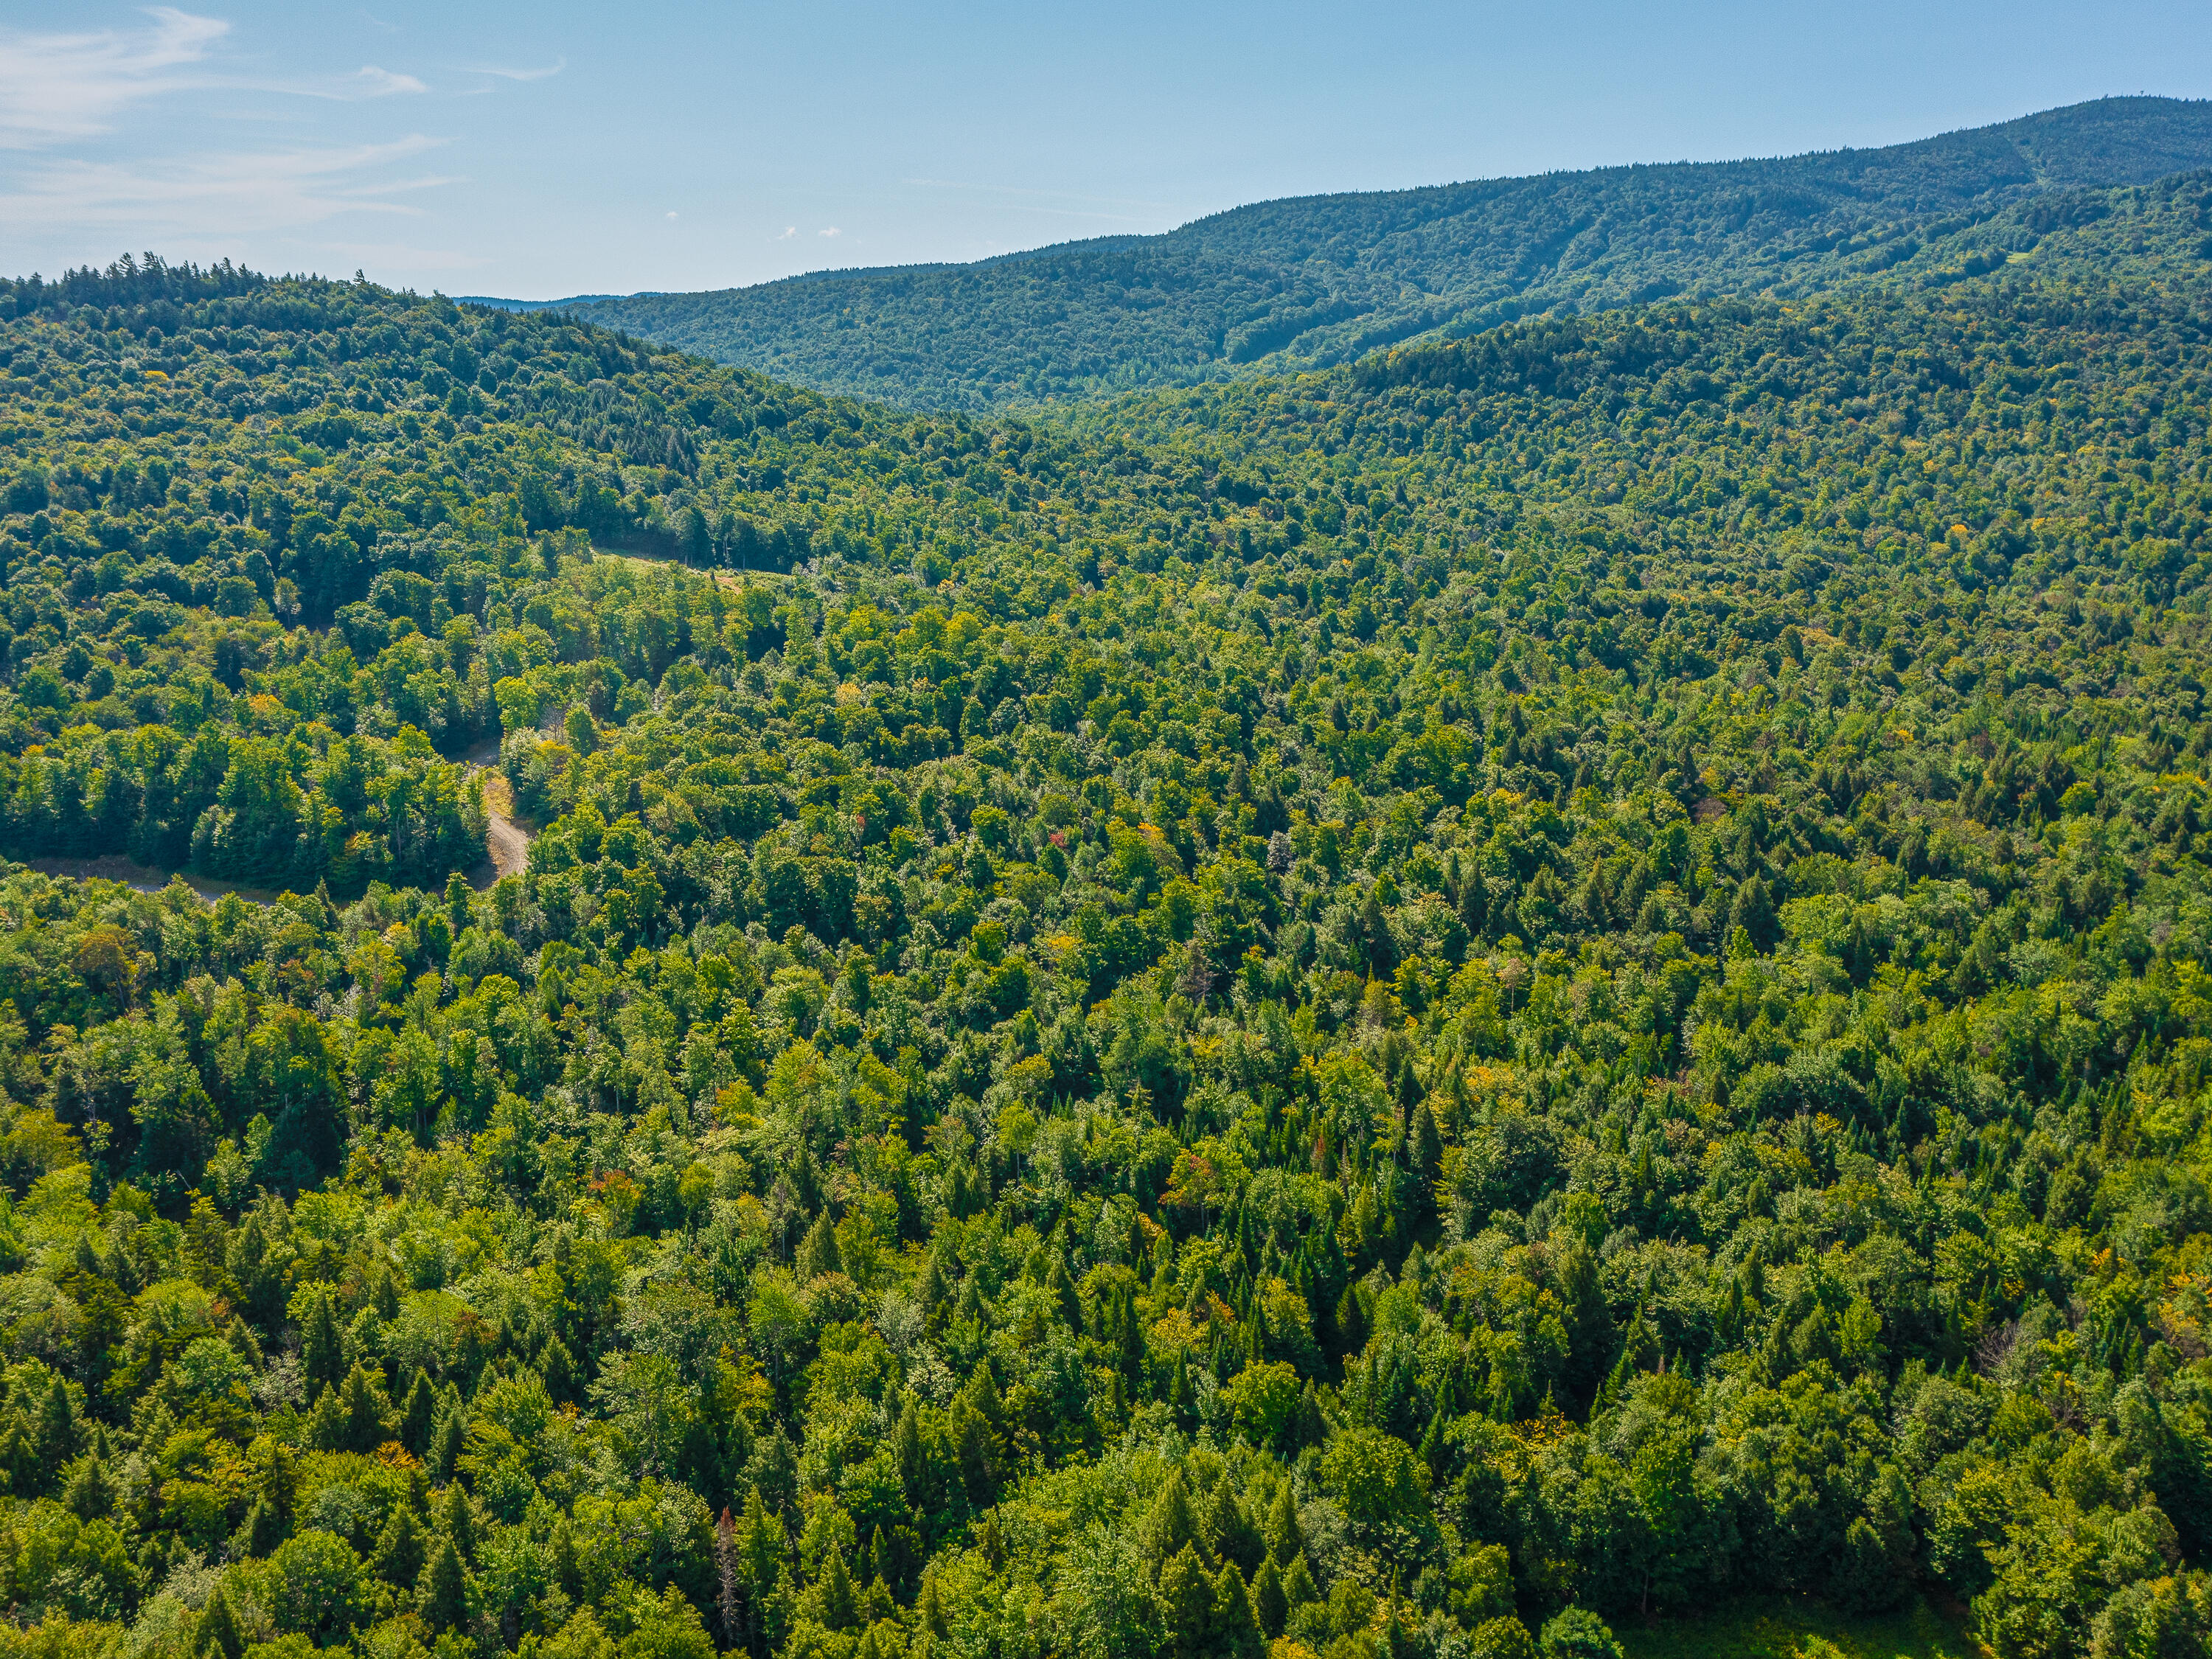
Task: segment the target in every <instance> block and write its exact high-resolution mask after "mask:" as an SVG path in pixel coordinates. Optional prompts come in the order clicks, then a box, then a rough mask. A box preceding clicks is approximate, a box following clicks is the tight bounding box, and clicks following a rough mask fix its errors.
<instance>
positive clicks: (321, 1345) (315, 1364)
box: [300, 1291, 345, 1400]
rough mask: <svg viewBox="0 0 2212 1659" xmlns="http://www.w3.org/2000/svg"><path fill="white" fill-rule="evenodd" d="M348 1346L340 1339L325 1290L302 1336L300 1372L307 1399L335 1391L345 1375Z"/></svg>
mask: <svg viewBox="0 0 2212 1659" xmlns="http://www.w3.org/2000/svg"><path fill="white" fill-rule="evenodd" d="M344 1366H345V1345H344V1343H343V1341H342V1340H340V1339H339V1336H338V1322H337V1316H336V1315H334V1314H333V1313H332V1312H331V1298H330V1294H329V1292H328V1291H325V1292H323V1293H321V1294H319V1295H318V1296H316V1297H313V1300H312V1301H311V1302H310V1304H309V1305H308V1309H307V1328H306V1329H305V1330H304V1331H302V1332H301V1336H300V1370H301V1373H302V1374H303V1375H304V1376H306V1377H307V1398H308V1399H309V1400H313V1398H314V1397H315V1396H316V1395H319V1394H320V1393H321V1392H322V1391H323V1390H324V1389H335V1388H336V1387H337V1385H338V1383H339V1381H340V1380H341V1379H342V1378H343V1376H344Z"/></svg>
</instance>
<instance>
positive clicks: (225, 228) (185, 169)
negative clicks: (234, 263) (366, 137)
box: [0, 134, 459, 240]
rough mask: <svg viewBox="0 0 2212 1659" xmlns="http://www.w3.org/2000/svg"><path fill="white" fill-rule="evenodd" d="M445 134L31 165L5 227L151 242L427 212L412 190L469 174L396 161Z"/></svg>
mask: <svg viewBox="0 0 2212 1659" xmlns="http://www.w3.org/2000/svg"><path fill="white" fill-rule="evenodd" d="M442 142H443V141H442V140H439V139H435V138H428V137H423V136H422V135H421V134H415V135H411V136H410V137H405V138H401V139H397V140H394V141H393V142H392V143H382V144H349V145H341V146H331V147H327V148H321V149H304V148H303V149H292V150H283V151H269V152H263V153H259V154H252V155H196V156H186V157H181V158H179V159H177V160H174V161H137V162H131V161H86V160H82V159H68V160H59V161H52V162H49V163H46V164H43V165H40V166H38V167H32V168H27V169H25V170H24V171H23V172H22V173H19V174H18V175H17V177H16V178H15V179H13V180H11V181H10V182H9V186H8V187H7V188H6V189H4V190H0V225H5V226H7V227H9V229H10V230H11V231H14V232H15V233H17V234H25V233H29V232H34V231H35V232H41V233H52V232H55V231H72V230H86V229H90V228H101V229H105V228H109V227H115V228H121V227H125V226H128V227H130V228H131V235H132V237H133V238H136V239H140V240H143V237H144V236H146V235H147V234H164V235H171V234H173V235H190V236H193V237H197V238H206V237H232V236H243V235H248V234H258V233H262V232H266V231H270V230H279V229H291V228H298V227H300V226H303V225H309V224H316V223H319V222H323V221H325V220H329V219H332V218H336V217H337V216H340V215H343V214H349V213H368V214H378V215H404V216H413V215H419V214H421V213H422V211H423V210H422V208H420V207H417V206H416V205H414V204H412V203H411V202H409V201H408V200H406V199H405V198H407V197H410V196H413V195H416V194H418V193H420V192H422V191H429V190H435V189H436V188H438V187H439V186H441V185H450V184H453V183H457V182H459V180H458V179H456V178H455V177H454V176H453V175H450V174H442V173H416V174H403V175H396V176H395V175H394V174H393V173H392V171H391V169H392V167H393V166H394V164H396V163H398V162H401V161H406V160H408V159H410V158H411V157H414V156H416V155H422V154H424V153H425V152H427V151H429V150H432V149H436V148H437V147H438V146H439V144H440V143H442Z"/></svg>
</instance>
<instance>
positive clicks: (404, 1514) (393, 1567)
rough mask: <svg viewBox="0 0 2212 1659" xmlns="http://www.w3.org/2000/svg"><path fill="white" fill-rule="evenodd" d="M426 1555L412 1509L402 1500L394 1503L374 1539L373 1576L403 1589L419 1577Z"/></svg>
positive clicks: (427, 1549)
mask: <svg viewBox="0 0 2212 1659" xmlns="http://www.w3.org/2000/svg"><path fill="white" fill-rule="evenodd" d="M428 1557H429V1547H428V1542H427V1541H426V1540H425V1539H424V1537H423V1535H422V1522H419V1521H417V1520H416V1518H415V1511H414V1510H413V1509H412V1508H411V1507H410V1505H408V1504H405V1503H404V1502H403V1503H398V1504H393V1505H392V1518H391V1519H390V1520H388V1521H386V1522H385V1523H384V1531H383V1532H382V1534H380V1535H379V1536H378V1538H377V1541H376V1576H377V1577H380V1578H381V1579H383V1580H384V1581H385V1583H388V1584H392V1585H396V1586H398V1587H400V1588H402V1589H404V1588H405V1587H406V1586H407V1585H409V1584H412V1583H416V1581H417V1580H419V1579H420V1578H421V1577H422V1569H423V1568H424V1567H425V1566H427V1565H429V1561H428Z"/></svg>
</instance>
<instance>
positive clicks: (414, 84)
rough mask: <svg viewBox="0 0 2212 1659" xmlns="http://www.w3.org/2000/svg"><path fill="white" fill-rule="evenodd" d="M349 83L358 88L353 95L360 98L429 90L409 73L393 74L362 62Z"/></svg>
mask: <svg viewBox="0 0 2212 1659" xmlns="http://www.w3.org/2000/svg"><path fill="white" fill-rule="evenodd" d="M350 84H351V85H352V86H354V87H355V88H358V90H357V92H356V94H355V95H356V96H357V97H362V98H389V97H391V96H392V94H394V93H396V92H428V91H429V90H430V88H428V87H426V86H424V85H423V84H422V82H420V81H418V80H416V78H415V77H414V76H411V75H394V74H393V73H392V71H391V70H386V69H379V68H377V66H376V65H375V64H362V66H361V72H360V73H359V74H358V75H356V76H354V77H353V80H352V82H350Z"/></svg>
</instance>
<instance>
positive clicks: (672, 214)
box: [668, 208, 676, 219]
mask: <svg viewBox="0 0 2212 1659" xmlns="http://www.w3.org/2000/svg"><path fill="white" fill-rule="evenodd" d="M668 216H669V217H670V218H671V219H673V218H674V217H675V216H676V210H674V209H673V208H671V209H670V210H669V212H668Z"/></svg>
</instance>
